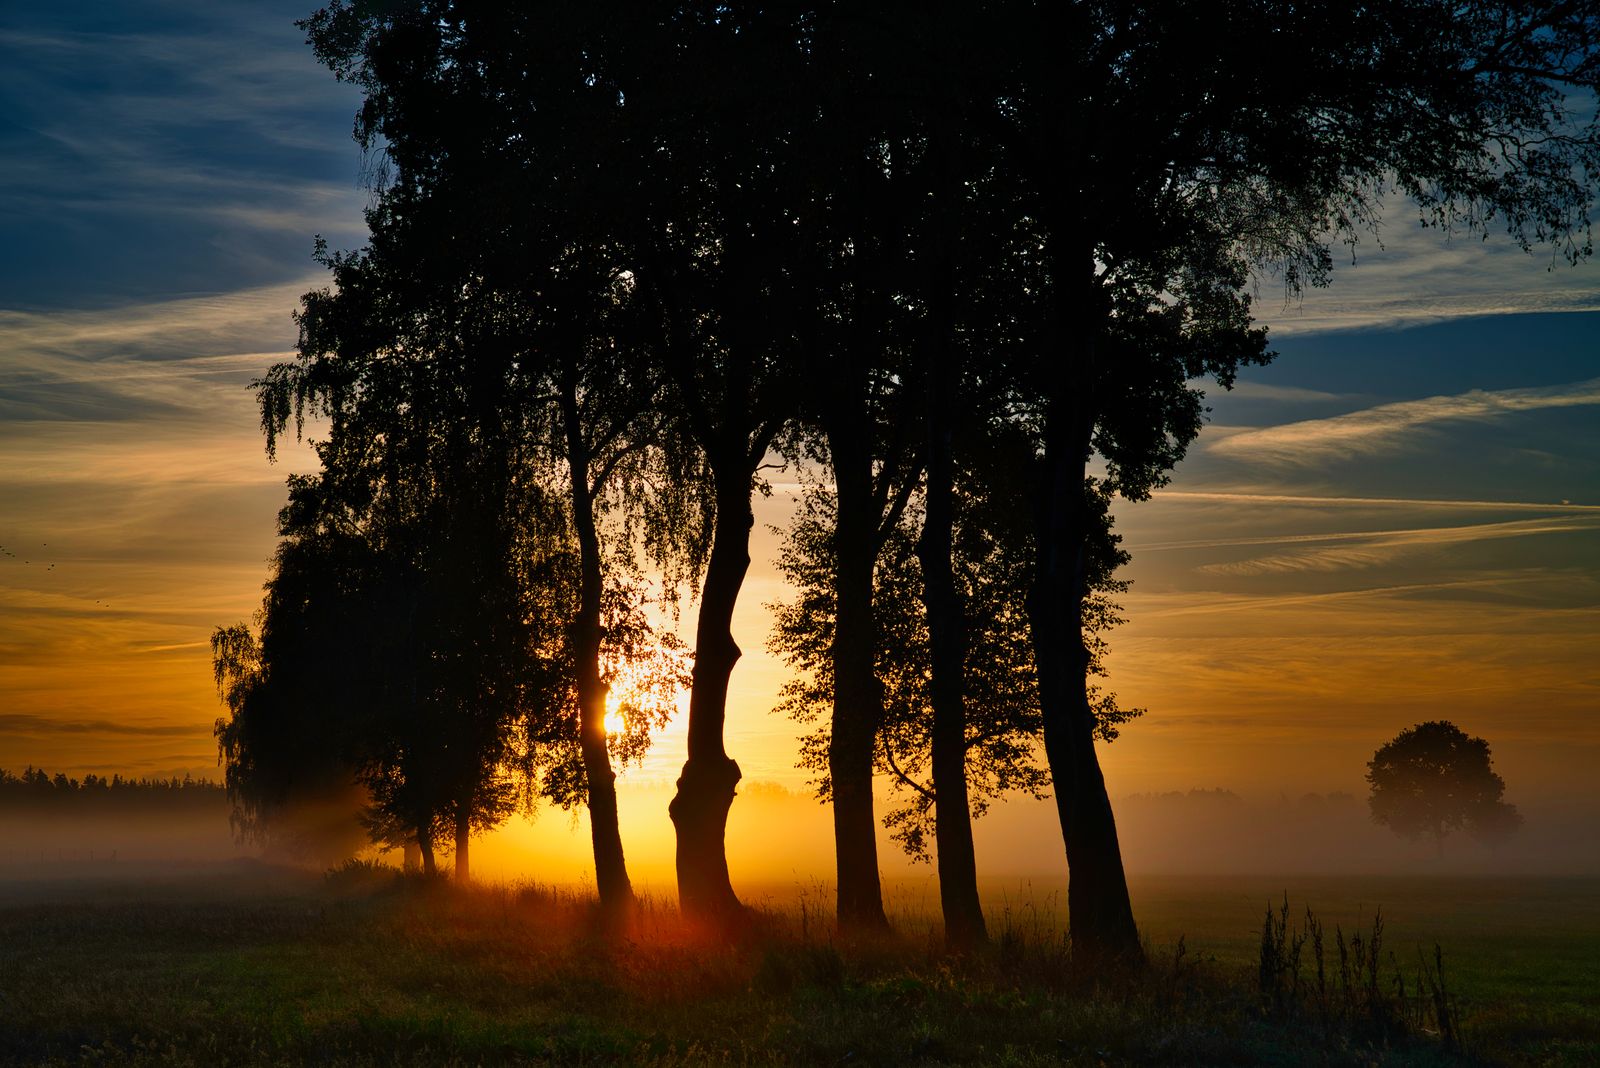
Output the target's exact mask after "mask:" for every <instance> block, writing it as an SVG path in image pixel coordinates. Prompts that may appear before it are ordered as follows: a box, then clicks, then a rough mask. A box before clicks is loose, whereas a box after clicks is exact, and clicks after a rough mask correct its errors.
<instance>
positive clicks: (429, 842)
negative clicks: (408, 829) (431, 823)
mask: <svg viewBox="0 0 1600 1068" xmlns="http://www.w3.org/2000/svg"><path fill="white" fill-rule="evenodd" d="M417 848H418V849H420V850H422V874H424V875H438V874H439V866H438V865H437V864H436V863H434V859H433V838H432V836H430V835H429V834H428V833H427V832H426V831H418V832H417Z"/></svg>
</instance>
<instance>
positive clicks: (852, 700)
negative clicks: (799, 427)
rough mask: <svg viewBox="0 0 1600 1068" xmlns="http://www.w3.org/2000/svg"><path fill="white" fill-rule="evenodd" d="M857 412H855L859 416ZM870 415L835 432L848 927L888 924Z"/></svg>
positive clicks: (843, 915)
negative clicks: (879, 800) (881, 832)
mask: <svg viewBox="0 0 1600 1068" xmlns="http://www.w3.org/2000/svg"><path fill="white" fill-rule="evenodd" d="M852 414H854V413H852ZM865 420H866V414H865V413H864V412H863V413H860V418H859V419H844V420H838V421H836V422H838V423H840V424H841V425H839V426H837V427H836V428H835V431H834V432H832V433H830V434H829V442H830V445H829V453H830V455H831V458H832V461H833V472H834V483H835V485H836V486H837V488H838V497H837V511H836V514H835V516H834V520H835V525H834V547H835V559H834V612H835V618H834V634H833V648H832V650H831V655H832V659H833V720H832V724H831V729H830V733H829V741H828V777H829V780H830V782H831V783H832V786H833V841H834V856H835V860H836V864H837V868H836V871H837V874H838V921H839V927H840V928H841V929H843V930H854V931H879V930H886V929H887V928H888V926H889V920H888V917H886V916H885V915H884V912H883V887H882V885H881V882H880V879H879V875H878V840H877V819H876V817H875V815H874V813H873V798H872V755H873V744H874V741H875V739H876V736H877V730H878V724H879V721H880V720H881V719H882V718H883V695H882V692H881V688H880V686H879V683H878V676H877V670H876V667H877V665H876V663H875V660H876V656H875V654H876V650H877V647H878V641H877V635H876V633H875V628H874V626H873V620H872V576H873V570H874V567H875V565H876V562H877V538H876V537H875V534H876V528H877V525H878V522H879V520H880V518H881V517H880V516H878V515H877V514H876V513H877V509H876V508H874V507H873V496H872V456H871V452H870V450H868V449H867V448H865V447H864V442H863V441H862V437H861V435H862V433H863V432H864V429H865V428H864V423H865Z"/></svg>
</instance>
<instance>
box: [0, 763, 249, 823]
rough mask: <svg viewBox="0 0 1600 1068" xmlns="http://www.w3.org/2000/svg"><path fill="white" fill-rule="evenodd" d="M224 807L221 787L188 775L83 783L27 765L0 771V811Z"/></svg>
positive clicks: (89, 779)
mask: <svg viewBox="0 0 1600 1068" xmlns="http://www.w3.org/2000/svg"><path fill="white" fill-rule="evenodd" d="M222 803H223V786H222V784H221V783H217V782H212V781H211V780H210V779H196V778H194V777H192V776H190V775H185V776H184V777H183V778H181V779H180V778H178V777H177V776H173V777H172V778H170V779H151V778H138V779H124V778H123V777H122V776H121V775H112V776H110V777H109V778H107V777H106V776H104V775H96V774H94V773H93V772H90V773H89V774H87V775H85V776H84V777H83V778H82V779H75V778H71V777H69V776H68V775H67V774H66V773H65V772H59V771H58V772H56V773H55V774H54V775H51V774H50V773H49V772H47V771H45V770H44V769H43V768H35V767H33V766H31V765H30V766H29V767H27V768H24V769H23V771H22V772H21V773H20V774H13V773H11V772H9V771H7V770H6V769H5V768H0V810H17V809H30V810H47V811H51V812H81V811H86V810H88V811H97V812H98V811H106V810H114V811H126V810H134V809H138V810H141V811H152V810H153V811H163V812H166V811H174V810H183V811H192V810H194V809H206V810H208V811H215V810H217V809H219V808H220V807H221V805H222Z"/></svg>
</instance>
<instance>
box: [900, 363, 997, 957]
mask: <svg viewBox="0 0 1600 1068" xmlns="http://www.w3.org/2000/svg"><path fill="white" fill-rule="evenodd" d="M948 344H949V341H948V336H945V337H942V338H940V339H938V340H936V342H935V345H936V347H937V348H938V349H939V350H940V355H939V356H938V357H936V359H935V361H934V363H933V366H931V367H930V368H929V374H928V382H927V390H928V457H927V459H928V465H927V466H928V483H927V497H926V506H925V508H926V510H925V515H924V519H923V526H922V537H921V538H920V539H919V541H918V544H917V556H918V558H919V560H920V561H921V564H922V581H923V600H924V603H925V605H926V609H927V616H928V643H929V652H930V654H931V660H932V672H931V675H932V678H931V680H930V690H931V696H932V700H933V732H932V750H933V753H932V770H933V791H934V795H935V797H936V800H935V802H934V816H935V819H934V842H935V844H936V846H937V848H938V854H939V857H938V865H939V901H940V904H941V906H942V907H943V911H944V927H945V941H946V943H948V944H949V945H950V946H952V947H954V948H958V949H959V948H965V947H969V946H972V945H975V944H977V943H979V942H982V941H984V940H985V939H986V938H987V937H988V932H987V929H986V928H985V926H984V921H983V907H982V905H981V904H980V903H979V900H978V862H977V855H976V853H975V852H974V850H973V844H972V811H971V808H970V807H969V803H968V797H967V731H966V704H965V696H964V694H963V689H964V687H963V684H962V679H963V674H964V671H965V667H966V653H967V650H966V634H965V629H966V628H965V620H964V619H963V618H962V607H961V600H960V597H959V595H958V594H957V592H956V586H955V574H954V571H953V569H952V566H951V554H952V551H953V549H954V545H953V533H954V526H955V507H954V493H955V487H954V482H955V460H954V457H953V455H952V452H953V450H952V443H951V437H952V432H951V422H952V410H951V409H952V403H951V397H950V391H951V386H952V383H951V381H950V379H951V378H952V377H953V369H952V368H951V366H950V363H951V361H950V358H949V353H948V347H947V346H948Z"/></svg>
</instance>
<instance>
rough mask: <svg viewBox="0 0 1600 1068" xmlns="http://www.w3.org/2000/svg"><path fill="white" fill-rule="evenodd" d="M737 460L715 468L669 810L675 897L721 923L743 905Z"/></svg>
mask: <svg viewBox="0 0 1600 1068" xmlns="http://www.w3.org/2000/svg"><path fill="white" fill-rule="evenodd" d="M737 467H738V465H736V464H723V465H720V466H718V467H717V468H716V471H715V479H716V494H717V514H716V520H715V522H716V528H715V531H714V533H713V536H712V543H711V557H710V559H709V560H708V561H707V563H706V574H705V582H704V584H703V586H702V588H701V591H700V617H699V620H698V622H697V624H696V627H695V651H694V676H693V677H694V683H693V687H692V689H691V690H690V693H689V758H688V759H687V760H686V761H684V765H683V772H682V774H681V775H679V777H678V792H677V794H676V796H674V797H673V799H672V803H671V804H670V805H669V806H668V808H667V811H668V813H669V814H670V815H671V817H672V823H673V826H674V827H675V828H676V829H677V836H678V843H677V846H678V848H677V869H678V904H679V906H680V907H681V908H682V909H683V912H684V914H685V915H686V916H689V917H690V918H692V919H696V920H701V921H709V922H712V923H717V924H725V923H728V922H730V921H732V920H733V919H734V918H735V917H737V916H738V915H739V914H740V913H741V912H742V911H743V906H741V905H740V903H739V899H738V898H737V897H735V896H734V893H733V884H732V883H731V882H730V881H729V878H728V854H727V843H726V839H727V829H728V809H729V808H730V807H731V806H732V805H733V797H734V793H735V790H736V788H737V787H738V784H739V778H740V773H739V765H738V764H736V763H735V762H734V761H733V760H731V759H729V757H728V754H727V751H726V750H725V749H724V748H723V744H722V727H723V721H724V719H725V718H726V713H727V704H728V678H729V676H730V675H732V674H733V667H734V665H735V664H736V663H738V661H739V656H740V651H739V646H738V645H736V644H735V643H734V640H733V609H734V605H735V603H736V602H737V601H738V599H739V587H740V586H741V585H743V583H744V576H745V572H746V571H747V570H749V567H750V527H751V525H752V524H753V523H754V517H753V516H752V514H751V511H750V476H749V474H748V472H746V471H745V470H743V469H742V468H741V469H738V470H732V468H737Z"/></svg>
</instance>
